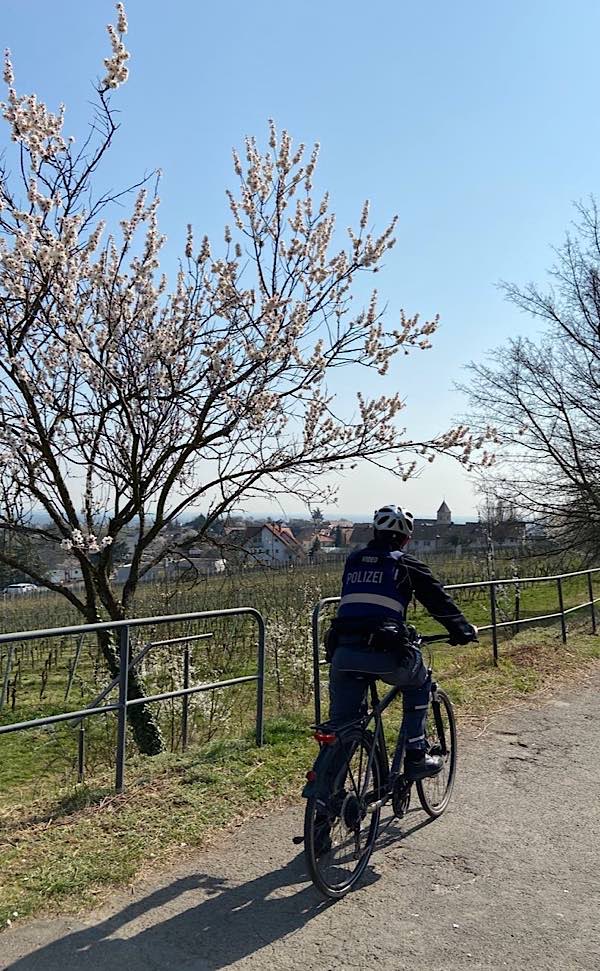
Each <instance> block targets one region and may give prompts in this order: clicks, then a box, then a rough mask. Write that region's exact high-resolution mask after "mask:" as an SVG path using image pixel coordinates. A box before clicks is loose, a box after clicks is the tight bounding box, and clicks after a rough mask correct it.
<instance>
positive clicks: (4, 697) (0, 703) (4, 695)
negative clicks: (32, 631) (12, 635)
mask: <svg viewBox="0 0 600 971" xmlns="http://www.w3.org/2000/svg"><path fill="white" fill-rule="evenodd" d="M14 653H15V645H14V644H9V645H8V652H7V655H6V668H5V670H4V680H3V681H2V690H1V691H0V711H1V710H2V708H3V707H4V702H5V701H8V679H9V677H10V669H11V667H12V660H13V656H14Z"/></svg>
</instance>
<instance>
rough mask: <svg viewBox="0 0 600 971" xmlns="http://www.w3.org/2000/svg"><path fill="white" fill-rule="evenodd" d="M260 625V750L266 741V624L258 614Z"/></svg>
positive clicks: (257, 705)
mask: <svg viewBox="0 0 600 971" xmlns="http://www.w3.org/2000/svg"><path fill="white" fill-rule="evenodd" d="M256 621H257V623H258V672H257V674H258V677H257V680H256V744H257V745H258V747H259V748H260V746H261V745H262V744H263V742H264V740H265V654H266V645H265V639H266V635H265V622H264V619H263V617H262V614H259V613H258V612H257V613H256Z"/></svg>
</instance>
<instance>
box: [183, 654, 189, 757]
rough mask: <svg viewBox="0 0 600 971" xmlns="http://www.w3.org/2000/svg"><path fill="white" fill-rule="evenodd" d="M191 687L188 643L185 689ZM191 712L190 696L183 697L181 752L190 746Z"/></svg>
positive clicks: (184, 655) (184, 658) (184, 671)
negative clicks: (189, 727) (189, 726)
mask: <svg viewBox="0 0 600 971" xmlns="http://www.w3.org/2000/svg"><path fill="white" fill-rule="evenodd" d="M189 686H190V645H189V643H188V642H187V641H186V643H185V645H184V648H183V687H184V688H189ZM189 711H190V696H189V695H184V696H183V711H182V714H181V751H182V752H185V750H186V748H187V744H188V720H189Z"/></svg>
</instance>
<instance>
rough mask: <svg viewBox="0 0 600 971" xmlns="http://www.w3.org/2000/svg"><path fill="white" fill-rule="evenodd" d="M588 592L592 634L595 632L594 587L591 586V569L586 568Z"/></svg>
mask: <svg viewBox="0 0 600 971" xmlns="http://www.w3.org/2000/svg"><path fill="white" fill-rule="evenodd" d="M587 578H588V594H589V597H590V611H591V614H592V634H595V633H596V605H595V603H594V588H593V586H592V571H591V570H588V575H587Z"/></svg>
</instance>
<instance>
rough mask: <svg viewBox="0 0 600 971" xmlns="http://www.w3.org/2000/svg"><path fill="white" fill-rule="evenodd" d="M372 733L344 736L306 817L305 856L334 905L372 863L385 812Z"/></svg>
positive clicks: (323, 771) (323, 767) (323, 765)
mask: <svg viewBox="0 0 600 971" xmlns="http://www.w3.org/2000/svg"><path fill="white" fill-rule="evenodd" d="M373 746H374V741H373V735H372V734H371V732H367V731H363V730H362V729H360V728H356V729H350V730H347V731H344V732H343V733H342V734H341V735H340V736H338V739H337V741H336V743H335V744H334V745H332V746H331V749H330V751H329V752H328V757H327V759H325V760H323V761H322V762H321V765H320V767H319V775H320V777H321V778H320V785H319V790H320V792H319V795H317V796H311V797H310V798H309V799H308V801H307V804H306V812H305V815H304V852H305V854H306V862H307V864H308V870H309V873H310V876H311V878H312V880H313V883H314V884H315V886H316V887H317V888H318V889H319V890H320V891H321V893H323V894H325V896H326V897H331V898H333V899H334V900H337V899H339V898H340V897H343V896H344V895H345V894H347V893H348V891H349V890H351V889H352V887H354V886H355V885H356V883H357V882H358V881H359V880H360V878H361V876H362V874H363V873H364V870H365V868H366V866H367V863H368V862H369V858H370V856H371V853H372V852H373V847H374V845H375V840H376V838H377V830H378V828H379V817H380V815H381V809H380V808H375V809H374V808H372V806H373V803H375V802H376V801H377V800H378V798H379V793H380V791H381V776H382V772H381V766H380V762H379V752H378V751H374V750H373Z"/></svg>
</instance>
